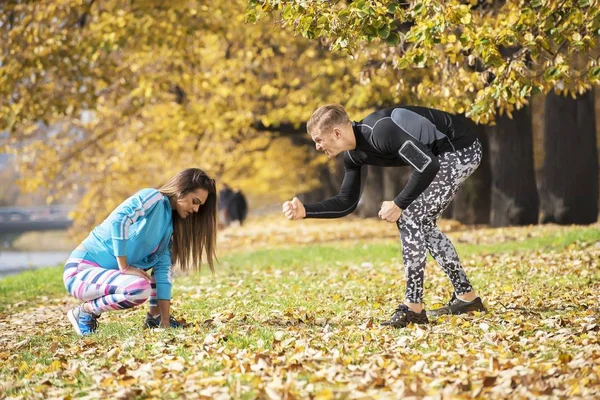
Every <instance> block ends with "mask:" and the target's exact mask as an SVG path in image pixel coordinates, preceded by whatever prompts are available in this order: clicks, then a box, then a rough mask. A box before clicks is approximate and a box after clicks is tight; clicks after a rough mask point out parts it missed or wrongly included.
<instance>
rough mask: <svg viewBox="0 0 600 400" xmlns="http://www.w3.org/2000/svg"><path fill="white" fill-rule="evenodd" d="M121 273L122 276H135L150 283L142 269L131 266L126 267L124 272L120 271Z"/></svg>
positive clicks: (148, 276) (148, 277)
mask: <svg viewBox="0 0 600 400" xmlns="http://www.w3.org/2000/svg"><path fill="white" fill-rule="evenodd" d="M121 273H122V274H123V275H136V276H139V277H141V278H144V279H146V280H147V281H148V282H150V280H151V279H152V278H150V275H148V273H147V272H146V271H144V270H143V269H140V268H137V267H134V266H132V265H128V266H127V268H125V270H121Z"/></svg>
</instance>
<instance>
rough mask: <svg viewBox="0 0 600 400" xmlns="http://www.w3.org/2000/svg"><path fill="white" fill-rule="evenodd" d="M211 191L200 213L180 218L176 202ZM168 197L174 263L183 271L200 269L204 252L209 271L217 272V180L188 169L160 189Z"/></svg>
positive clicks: (194, 169)
mask: <svg viewBox="0 0 600 400" xmlns="http://www.w3.org/2000/svg"><path fill="white" fill-rule="evenodd" d="M199 188H201V189H205V190H206V191H207V192H208V197H207V198H206V202H205V203H204V204H203V205H202V206H200V209H199V210H198V212H197V213H192V214H191V215H190V216H189V217H187V218H185V219H184V218H181V217H180V216H179V214H178V213H177V212H176V211H175V204H176V203H177V199H179V198H181V197H182V196H185V195H186V194H188V193H189V192H193V191H194V190H196V189H199ZM158 190H159V191H160V192H161V193H162V194H164V195H165V196H167V197H168V198H169V200H170V202H171V206H173V244H172V245H171V262H172V263H173V264H175V263H177V262H179V265H180V267H181V269H183V270H187V269H188V268H190V267H192V269H200V267H201V266H202V253H205V254H206V261H208V265H209V266H210V270H211V271H212V272H214V267H213V261H214V259H215V258H216V256H215V250H216V242H217V191H216V187H215V180H214V179H211V178H210V177H209V176H208V175H207V174H206V172H204V171H202V170H201V169H199V168H188V169H184V170H183V171H181V172H179V173H178V174H177V175H175V176H174V177H173V178H171V179H170V180H169V181H168V182H167V183H166V184H164V185H163V186H162V187H161V188H160V189H158Z"/></svg>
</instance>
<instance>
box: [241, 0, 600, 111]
mask: <svg viewBox="0 0 600 400" xmlns="http://www.w3.org/2000/svg"><path fill="white" fill-rule="evenodd" d="M464 3H465V2H462V1H458V0H454V1H435V0H420V1H414V2H408V3H407V2H399V1H386V2H377V1H369V0H360V1H352V2H350V3H349V4H348V5H347V6H345V5H344V3H343V2H333V4H334V5H332V4H331V2H322V1H317V0H315V1H303V2H291V4H290V2H280V1H278V0H273V1H268V0H267V1H262V2H252V1H251V2H249V5H250V7H249V10H250V12H252V13H257V15H261V14H264V13H272V14H275V15H279V14H277V13H278V12H279V11H280V10H281V7H283V4H285V11H284V12H283V14H282V17H283V23H284V24H286V25H292V26H294V27H295V29H296V31H297V32H298V33H301V34H304V35H305V36H306V33H307V32H308V31H310V36H311V37H313V36H314V37H318V38H321V39H326V40H327V41H328V42H329V44H330V48H331V50H334V51H336V50H344V51H346V52H350V53H352V54H354V55H355V56H356V55H357V54H359V53H362V52H366V53H368V54H369V56H370V57H372V58H375V59H377V60H381V62H382V63H383V64H385V65H388V66H391V67H392V68H394V69H400V70H405V69H410V68H424V67H427V71H423V73H422V74H421V77H420V78H419V77H417V78H416V79H420V80H421V82H422V84H424V85H425V86H421V87H422V90H419V89H416V90H413V92H414V94H415V95H416V97H417V98H418V99H419V101H420V102H421V103H424V104H427V105H430V106H435V107H438V108H442V109H445V110H449V111H453V112H467V113H468V114H469V115H471V116H472V117H473V118H474V119H476V120H478V121H479V122H484V123H485V122H487V121H489V120H490V119H491V118H493V115H494V114H495V113H496V111H497V110H500V112H503V111H504V110H509V111H510V110H512V109H513V108H514V107H517V108H518V107H520V106H522V105H523V104H526V102H527V97H526V96H523V95H521V92H520V91H518V92H516V95H514V96H500V95H499V93H503V92H506V90H507V89H508V90H510V91H513V92H514V90H513V89H514V87H515V86H517V83H518V86H529V87H535V88H537V90H540V91H548V90H550V89H552V88H554V87H557V88H558V89H559V90H564V91H570V92H572V93H581V92H582V91H583V90H585V89H588V88H589V87H590V86H591V85H593V84H596V83H597V82H598V79H597V73H596V71H595V70H594V69H593V68H594V66H593V65H589V63H588V61H589V60H588V59H587V56H588V55H590V56H591V58H593V59H595V58H597V57H598V51H599V50H598V42H597V40H598V37H599V36H600V25H599V24H600V22H599V21H600V6H599V4H598V2H597V1H575V0H567V1H561V2H554V1H534V2H526V1H521V0H512V1H506V2H500V3H499V2H477V1H471V2H469V4H464ZM317 16H318V18H319V20H320V21H323V23H325V21H328V22H329V24H330V25H331V29H329V30H310V27H308V28H307V27H306V26H304V27H303V28H302V29H299V28H298V26H299V21H305V20H306V19H308V18H315V17H317ZM457 39H458V40H457ZM453 43H456V45H451V44H453ZM390 45H391V46H393V47H389V46H390ZM520 49H524V50H526V51H520ZM559 56H561V57H562V58H561V59H562V61H561V60H559ZM470 59H474V60H476V62H475V63H473V62H471V61H470ZM468 60H469V62H467V61H468ZM475 67H476V68H475ZM392 68H390V70H391V69H392ZM473 69H475V70H477V71H479V72H483V71H486V72H488V73H491V74H493V75H494V76H495V80H494V81H493V83H492V82H488V80H487V79H485V80H483V81H480V80H479V79H477V77H476V76H472V77H471V79H469V80H465V75H464V74H461V71H465V70H466V71H472V70H473ZM388 71H389V70H388ZM507 71H508V72H517V73H505V72H507ZM390 81H393V79H392V78H390ZM428 82H431V83H432V86H429V84H428ZM471 85H475V86H476V87H475V90H468V91H466V94H467V96H466V97H465V91H464V88H465V87H469V86H471ZM489 85H493V86H495V87H494V88H492V89H488V86H489ZM455 91H456V92H458V93H460V97H461V99H456V98H453V96H446V95H444V92H455ZM475 93H478V94H477V95H475ZM505 97H506V99H505Z"/></svg>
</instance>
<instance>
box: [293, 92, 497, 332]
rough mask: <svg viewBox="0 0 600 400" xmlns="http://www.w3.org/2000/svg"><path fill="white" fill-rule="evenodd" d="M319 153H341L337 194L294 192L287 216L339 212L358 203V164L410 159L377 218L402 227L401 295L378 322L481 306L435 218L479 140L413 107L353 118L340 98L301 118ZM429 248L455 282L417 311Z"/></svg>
mask: <svg viewBox="0 0 600 400" xmlns="http://www.w3.org/2000/svg"><path fill="white" fill-rule="evenodd" d="M307 130H308V133H309V134H310V136H311V138H312V140H313V141H314V142H315V145H316V148H317V150H318V151H323V152H325V154H327V156H328V157H329V158H330V159H331V158H334V157H336V156H337V155H338V154H340V153H343V157H344V171H345V173H344V180H343V182H342V187H341V189H340V193H339V194H337V195H336V196H334V197H332V198H330V199H327V200H324V201H322V202H320V203H317V204H307V205H304V204H302V202H300V200H298V198H296V197H294V199H292V200H291V201H286V202H285V203H284V204H283V212H284V214H285V216H286V217H287V218H288V219H291V220H297V219H301V218H339V217H343V216H345V215H348V214H350V213H351V212H353V211H354V210H355V209H356V206H357V205H358V201H359V199H360V196H361V192H362V188H363V187H364V183H365V178H366V172H367V168H366V167H365V168H363V165H377V166H383V167H397V166H405V165H410V166H412V168H413V173H412V176H411V178H410V180H409V181H408V183H407V185H406V186H405V188H404V189H403V190H402V191H401V192H400V194H398V196H396V198H395V199H393V200H389V201H384V202H383V204H382V206H381V210H380V211H379V217H380V218H381V219H383V220H386V221H388V222H395V223H396V224H397V226H398V229H399V230H400V239H401V241H402V256H403V259H404V269H405V273H406V301H405V304H401V305H400V306H399V307H398V308H397V309H396V310H395V312H394V314H393V315H392V317H391V318H390V320H389V321H387V322H384V323H383V324H382V325H387V326H393V327H396V328H399V327H405V326H406V325H407V324H408V323H419V324H423V323H427V322H428V319H427V315H440V314H461V313H466V312H470V311H484V310H485V308H484V306H483V304H482V302H481V299H480V298H479V297H477V295H476V294H475V292H474V290H473V287H472V286H471V283H470V282H469V280H468V278H467V275H466V274H465V271H464V269H463V268H462V266H461V264H460V260H459V258H458V255H457V253H456V250H455V249H454V246H453V245H452V243H451V242H450V240H449V239H448V238H447V237H446V235H444V234H443V233H442V232H441V231H440V230H439V229H438V227H437V225H436V220H437V218H438V217H439V216H440V215H441V214H442V212H443V211H444V209H445V208H446V207H447V206H448V204H449V203H450V201H451V200H452V198H453V197H454V195H455V194H456V192H457V190H458V188H459V186H460V185H461V183H462V182H464V181H465V179H467V178H468V177H469V176H470V175H471V174H472V173H473V171H475V169H477V167H478V166H479V163H480V162H481V156H482V152H481V144H480V143H479V141H478V140H477V138H476V137H475V136H474V135H473V134H472V133H471V132H469V130H468V129H467V127H466V126H465V124H464V123H463V122H462V120H461V118H460V117H457V116H453V115H450V114H448V113H445V112H442V111H439V110H434V109H429V108H424V107H414V106H401V107H393V108H386V109H383V110H379V111H376V112H374V113H372V114H370V115H368V116H367V117H366V118H364V119H363V120H362V121H358V122H351V121H350V118H349V117H348V114H347V113H346V111H345V110H344V108H343V107H342V106H340V105H338V104H331V105H326V106H322V107H320V108H318V109H317V110H316V111H315V112H314V113H313V115H312V116H311V118H310V120H309V121H308V124H307ZM427 250H429V252H430V253H431V255H432V256H433V258H434V259H435V260H436V261H437V263H438V264H439V265H440V266H441V267H442V268H443V270H444V272H446V274H447V275H448V277H449V278H450V281H451V282H452V285H453V286H454V290H455V292H454V294H453V296H452V299H451V300H450V301H449V303H448V304H447V305H446V306H444V307H442V308H440V309H437V310H431V311H429V312H426V311H425V310H424V309H423V303H422V298H423V277H424V270H425V261H426V256H427Z"/></svg>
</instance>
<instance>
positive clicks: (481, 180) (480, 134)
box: [449, 125, 492, 224]
mask: <svg viewBox="0 0 600 400" xmlns="http://www.w3.org/2000/svg"><path fill="white" fill-rule="evenodd" d="M472 129H473V131H474V132H475V133H476V135H477V138H478V139H479V141H480V142H481V146H482V149H483V159H482V160H481V164H480V165H479V167H478V168H477V169H476V170H475V172H474V173H473V174H472V175H471V176H470V177H469V178H468V179H467V180H466V181H465V182H464V183H463V184H462V186H461V188H460V189H459V190H458V192H457V193H456V197H455V198H454V200H452V205H451V207H449V208H451V210H450V211H451V218H453V219H455V220H457V221H459V222H461V223H463V224H488V223H489V222H490V206H491V175H492V174H491V172H492V171H491V168H490V146H489V139H488V135H487V133H486V126H485V125H476V126H473V128H472Z"/></svg>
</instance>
